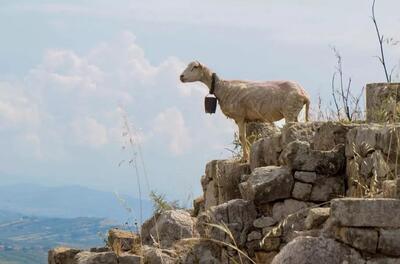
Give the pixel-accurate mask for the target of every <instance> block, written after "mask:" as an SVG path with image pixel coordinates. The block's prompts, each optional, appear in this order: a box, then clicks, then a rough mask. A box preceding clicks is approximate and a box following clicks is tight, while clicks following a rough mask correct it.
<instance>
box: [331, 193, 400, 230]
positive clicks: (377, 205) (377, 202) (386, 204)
mask: <svg viewBox="0 0 400 264" xmlns="http://www.w3.org/2000/svg"><path fill="white" fill-rule="evenodd" d="M399 215H400V200H397V199H386V198H369V199H365V198H364V199H360V198H342V199H334V200H332V201H331V217H332V218H333V219H334V221H335V222H337V223H338V224H339V225H340V226H349V227H370V226H371V227H388V228H390V227H393V228H400V218H399V217H398V216H399Z"/></svg>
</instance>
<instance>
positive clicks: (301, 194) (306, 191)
mask: <svg viewBox="0 0 400 264" xmlns="http://www.w3.org/2000/svg"><path fill="white" fill-rule="evenodd" d="M311 189H312V185H311V184H308V183H302V182H295V184H294V188H293V191H292V196H293V198H295V199H298V200H303V201H307V200H309V199H310V195H311Z"/></svg>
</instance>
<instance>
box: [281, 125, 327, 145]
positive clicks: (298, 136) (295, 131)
mask: <svg viewBox="0 0 400 264" xmlns="http://www.w3.org/2000/svg"><path fill="white" fill-rule="evenodd" d="M320 125H321V123H319V122H310V123H300V122H298V123H287V124H285V125H284V126H283V128H282V130H281V131H282V140H281V141H282V147H285V146H287V145H288V144H289V143H290V142H293V141H296V140H300V141H307V142H312V139H313V138H314V135H315V131H316V129H317V128H318V127H319V126H320Z"/></svg>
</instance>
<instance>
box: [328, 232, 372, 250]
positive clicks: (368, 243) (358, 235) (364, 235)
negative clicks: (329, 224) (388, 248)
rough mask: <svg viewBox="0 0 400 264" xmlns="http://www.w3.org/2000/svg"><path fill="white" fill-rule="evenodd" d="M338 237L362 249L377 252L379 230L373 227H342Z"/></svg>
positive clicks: (337, 233)
mask: <svg viewBox="0 0 400 264" xmlns="http://www.w3.org/2000/svg"><path fill="white" fill-rule="evenodd" d="M336 239H338V240H340V241H342V242H343V243H345V244H347V245H350V246H351V247H353V248H356V249H358V250H361V251H365V252H368V253H372V254H375V253H376V247H377V245H378V232H377V231H376V230H375V229H372V228H357V227H340V228H338V229H337V231H336Z"/></svg>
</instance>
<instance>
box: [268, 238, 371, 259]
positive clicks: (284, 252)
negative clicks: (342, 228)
mask: <svg viewBox="0 0 400 264" xmlns="http://www.w3.org/2000/svg"><path fill="white" fill-rule="evenodd" d="M320 263H329V264H343V263H352V264H364V260H363V259H362V258H361V256H360V254H359V253H358V252H357V251H355V250H354V249H352V248H350V247H347V246H345V245H343V244H341V243H338V242H336V241H335V240H333V239H328V238H323V237H302V236H301V237H297V238H295V239H294V240H293V241H291V242H289V243H288V244H287V245H286V246H284V247H283V248H282V249H281V251H280V252H279V253H278V255H276V256H275V258H274V259H273V261H272V264H320Z"/></svg>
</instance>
